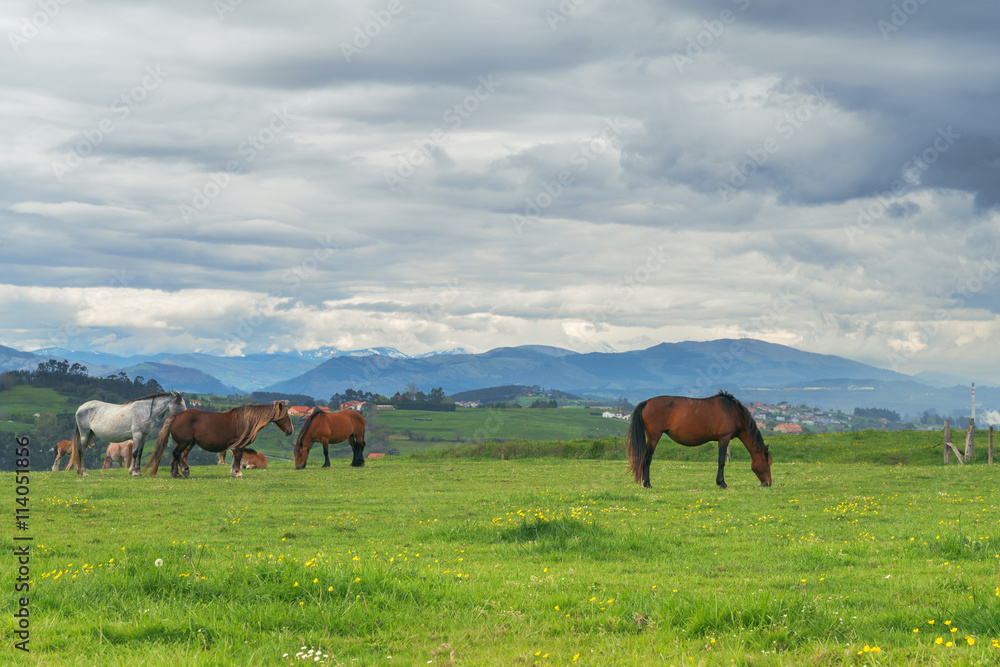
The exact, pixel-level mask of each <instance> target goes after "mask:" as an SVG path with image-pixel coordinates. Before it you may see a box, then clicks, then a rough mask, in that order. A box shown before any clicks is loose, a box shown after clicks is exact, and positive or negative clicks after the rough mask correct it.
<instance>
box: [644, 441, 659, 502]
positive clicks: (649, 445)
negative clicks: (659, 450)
mask: <svg viewBox="0 0 1000 667" xmlns="http://www.w3.org/2000/svg"><path fill="white" fill-rule="evenodd" d="M659 442H660V434H657V435H655V436H653V437H652V438H649V439H648V440H647V441H646V458H645V460H644V461H643V462H642V485H643V486H644V487H646V488H647V489H651V488H653V485H652V484H650V483H649V464H650V463H652V462H653V452H655V451H656V445H657V444H658V443H659Z"/></svg>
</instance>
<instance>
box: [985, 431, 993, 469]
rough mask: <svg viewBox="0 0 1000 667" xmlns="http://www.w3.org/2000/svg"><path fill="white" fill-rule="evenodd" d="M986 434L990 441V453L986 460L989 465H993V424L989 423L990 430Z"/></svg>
mask: <svg viewBox="0 0 1000 667" xmlns="http://www.w3.org/2000/svg"><path fill="white" fill-rule="evenodd" d="M986 435H987V439H988V440H989V442H990V447H989V450H990V454H989V458H988V459H987V460H986V462H987V463H988V464H989V465H993V424H990V430H989V431H988V432H987V434H986Z"/></svg>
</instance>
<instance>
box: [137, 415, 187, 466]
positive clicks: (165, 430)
mask: <svg viewBox="0 0 1000 667" xmlns="http://www.w3.org/2000/svg"><path fill="white" fill-rule="evenodd" d="M178 414H180V413H176V414H172V415H169V416H168V417H167V418H166V419H165V420H164V421H163V426H162V427H161V428H160V434H159V435H158V436H156V445H154V446H153V451H152V453H151V454H150V455H149V461H147V462H146V465H144V466H143V467H142V471H143V472H146V471H147V470H149V467H150V466H153V469H152V470H150V471H149V476H150V477H154V476H155V475H156V471H157V470H159V469H160V459H161V458H162V457H163V451H164V450H165V449H166V448H167V443H168V442H170V426H171V425H172V424H173V423H174V417H176V416H177V415H178ZM139 463H141V461H140V462H139Z"/></svg>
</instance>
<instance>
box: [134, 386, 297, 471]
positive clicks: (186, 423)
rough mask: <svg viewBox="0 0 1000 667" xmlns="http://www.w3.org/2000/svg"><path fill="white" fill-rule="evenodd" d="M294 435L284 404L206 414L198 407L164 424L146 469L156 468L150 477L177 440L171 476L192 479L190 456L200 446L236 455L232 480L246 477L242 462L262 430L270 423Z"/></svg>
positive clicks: (171, 465)
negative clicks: (188, 461)
mask: <svg viewBox="0 0 1000 667" xmlns="http://www.w3.org/2000/svg"><path fill="white" fill-rule="evenodd" d="M272 422H273V423H274V425H275V426H277V427H278V428H280V429H281V430H282V431H284V433H285V435H291V434H292V420H291V419H290V418H289V416H288V406H286V405H285V404H284V403H282V402H280V401H275V402H274V404H272V405H241V406H240V407H238V408H233V409H232V410H228V411H227V412H205V411H203V410H196V409H194V408H192V409H190V410H185V411H184V412H182V413H180V414H178V415H172V416H170V417H168V418H167V420H166V421H165V422H164V423H163V428H161V429H160V434H159V436H157V438H156V447H154V448H153V454H152V456H151V457H150V459H149V463H147V464H146V466H145V467H144V468H143V470H148V469H149V468H150V466H152V470H151V471H150V473H149V474H150V476H151V477H152V476H153V475H155V474H156V472H157V470H159V468H160V458H161V457H162V456H163V452H164V450H166V448H167V443H168V442H169V441H170V438H173V439H174V442H176V443H177V446H176V447H174V451H173V461H172V462H171V464H170V476H171V477H182V476H183V477H190V476H191V469H190V468H189V467H188V463H187V454H188V452H189V451H191V449H192V448H193V447H194V446H195V445H198V446H199V447H201V448H202V449H204V450H205V451H207V452H212V453H218V452H224V451H231V452H232V453H233V468H232V471H231V473H230V475H231V476H232V477H242V476H243V473H242V472H240V463H241V461H242V459H243V452H244V450H245V449H246V447H247V446H248V445H250V444H252V443H253V441H254V439H256V437H257V434H258V433H259V432H260V430H261V429H262V428H264V427H265V426H267V425H268V424H270V423H272Z"/></svg>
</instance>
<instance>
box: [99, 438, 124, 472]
mask: <svg viewBox="0 0 1000 667" xmlns="http://www.w3.org/2000/svg"><path fill="white" fill-rule="evenodd" d="M116 461H117V462H118V467H120V468H131V467H132V441H131V440H126V441H125V442H112V443H111V444H110V445H108V451H107V453H106V454H105V455H104V463H102V464H101V470H109V469H110V468H113V467H114V463H115V462H116Z"/></svg>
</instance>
